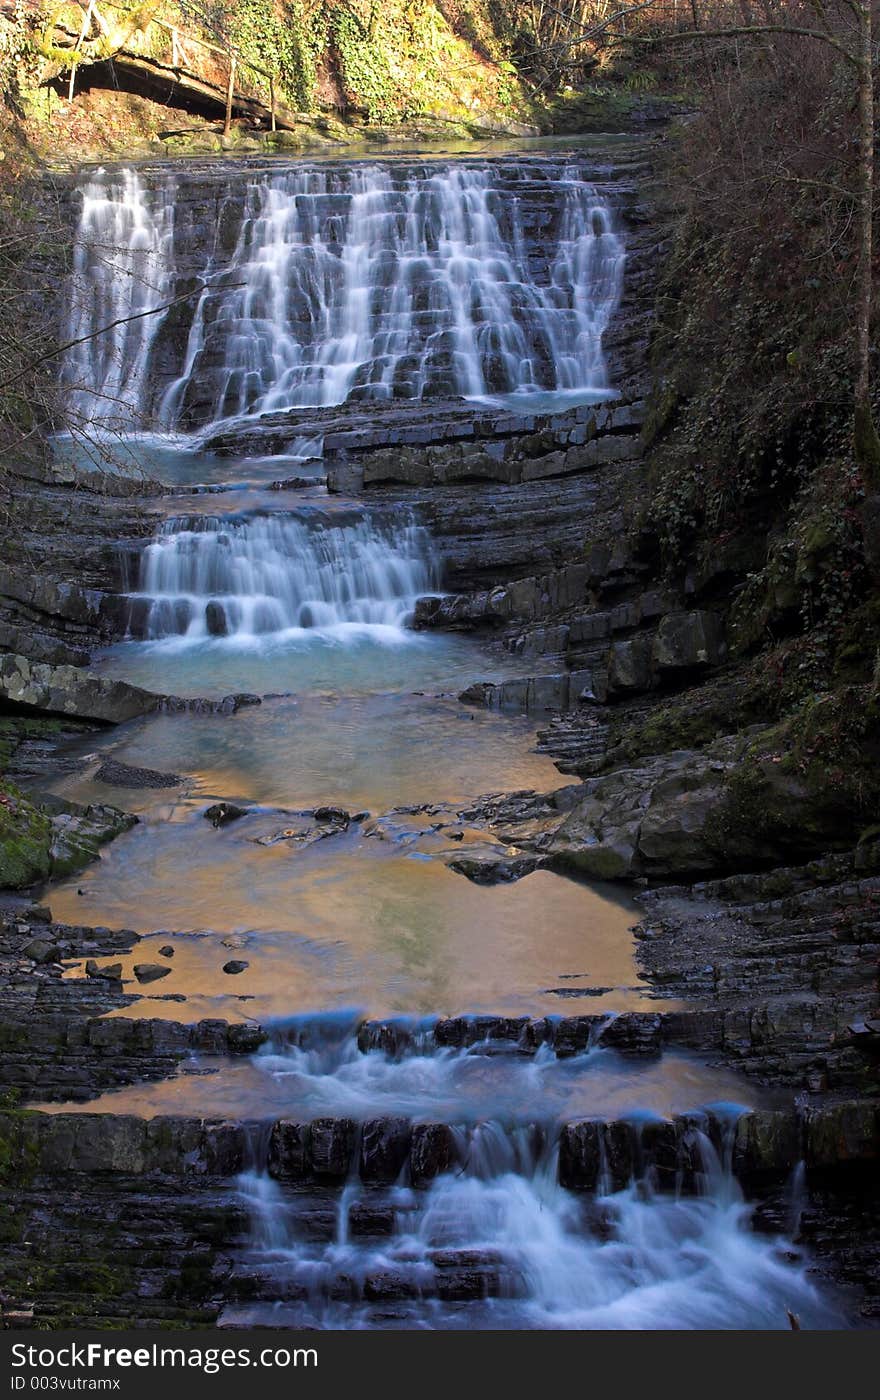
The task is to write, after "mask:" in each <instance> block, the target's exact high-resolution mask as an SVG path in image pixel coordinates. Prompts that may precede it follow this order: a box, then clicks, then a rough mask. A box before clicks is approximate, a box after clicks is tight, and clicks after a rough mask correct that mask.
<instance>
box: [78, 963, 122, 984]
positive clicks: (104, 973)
mask: <svg viewBox="0 0 880 1400" xmlns="http://www.w3.org/2000/svg"><path fill="white" fill-rule="evenodd" d="M86 977H98V978H103V979H104V980H105V981H107V982H119V981H121V980H122V963H120V962H117V963H107V964H105V966H104V967H100V966H99V965H98V963H96V962H95V960H94V958H89V959H88V961H87V962H86Z"/></svg>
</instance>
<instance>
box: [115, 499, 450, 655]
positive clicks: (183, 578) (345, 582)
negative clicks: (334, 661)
mask: <svg viewBox="0 0 880 1400" xmlns="http://www.w3.org/2000/svg"><path fill="white" fill-rule="evenodd" d="M437 581H438V580H437V566H436V563H435V561H434V558H433V556H432V553H431V549H430V542H429V540H428V537H427V534H426V532H425V531H424V530H422V529H421V528H420V527H419V526H417V525H414V524H412V523H402V524H399V525H397V526H395V527H392V528H388V529H382V528H380V527H379V526H377V525H375V524H373V523H372V522H371V521H370V520H368V519H363V520H361V521H359V522H357V523H356V524H352V525H340V526H327V525H315V526H308V525H306V524H304V523H303V522H302V521H300V520H298V519H295V518H294V517H292V516H289V515H254V516H244V517H242V518H240V519H237V520H236V519H232V520H222V519H221V518H219V517H216V516H204V517H196V518H194V519H185V520H182V521H178V520H174V519H172V520H169V521H167V522H166V523H165V525H164V527H163V530H162V532H161V533H160V534H158V535H157V536H156V537H155V538H154V539H153V540H152V541H151V543H150V544H148V545H147V546H146V548H145V549H144V551H143V554H142V556H141V561H140V577H139V581H138V587H137V590H136V591H135V592H134V593H133V594H132V595H131V598H132V619H133V626H134V629H135V630H136V631H137V633H138V634H139V635H141V636H145V637H146V638H148V639H155V638H162V637H171V636H178V637H186V638H187V639H189V640H190V641H201V640H204V639H205V638H207V637H209V636H210V635H212V634H213V635H220V636H229V637H231V638H233V639H235V640H238V641H246V640H248V639H252V638H257V637H263V636H266V635H268V634H298V633H301V632H303V631H305V630H313V631H315V632H323V633H328V632H329V633H336V634H337V635H340V636H342V635H346V634H348V635H351V634H352V633H353V632H357V631H359V630H363V629H364V628H369V629H370V631H371V634H372V635H376V634H377V630H378V631H379V632H381V629H388V630H389V631H390V632H391V633H392V634H396V633H398V632H399V631H400V629H401V628H402V626H403V624H404V623H405V621H406V619H407V617H408V615H409V614H410V613H411V612H412V609H413V606H414V604H415V600H416V598H417V597H418V596H419V594H421V593H426V592H429V591H430V590H431V589H432V588H436V586H437Z"/></svg>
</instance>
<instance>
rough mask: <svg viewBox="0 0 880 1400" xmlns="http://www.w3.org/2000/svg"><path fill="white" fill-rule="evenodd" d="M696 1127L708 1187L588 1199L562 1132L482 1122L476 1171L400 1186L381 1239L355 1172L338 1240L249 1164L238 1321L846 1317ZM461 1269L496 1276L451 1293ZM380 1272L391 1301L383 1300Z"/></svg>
mask: <svg viewBox="0 0 880 1400" xmlns="http://www.w3.org/2000/svg"><path fill="white" fill-rule="evenodd" d="M697 1136H698V1138H699V1150H700V1155H701V1159H702V1165H703V1171H702V1174H700V1175H699V1176H698V1178H697V1187H698V1190H699V1191H700V1192H701V1194H699V1195H698V1196H697V1197H696V1198H690V1199H683V1198H677V1197H675V1196H672V1195H662V1194H655V1192H654V1190H653V1189H652V1184H651V1179H650V1175H649V1176H647V1177H645V1178H643V1179H642V1180H640V1181H637V1182H633V1183H632V1184H631V1185H630V1187H629V1188H628V1189H627V1190H625V1191H618V1192H614V1193H611V1192H608V1191H604V1192H602V1193H600V1195H599V1196H598V1197H597V1198H594V1199H588V1198H585V1197H583V1196H579V1195H578V1194H577V1193H574V1192H571V1191H567V1190H565V1189H564V1188H563V1187H561V1186H560V1185H559V1183H558V1180H557V1153H556V1147H555V1145H554V1144H553V1142H552V1139H551V1141H550V1143H549V1144H548V1145H546V1146H543V1147H542V1146H541V1145H540V1142H541V1135H540V1134H536V1133H535V1131H534V1129H533V1128H530V1127H528V1126H523V1127H520V1128H515V1129H509V1128H505V1127H503V1126H502V1125H501V1124H500V1123H498V1122H485V1123H482V1124H479V1125H477V1126H476V1127H474V1128H471V1129H467V1130H463V1131H462V1133H461V1134H460V1139H461V1146H462V1149H463V1151H464V1153H465V1162H464V1166H462V1167H459V1168H456V1169H455V1171H453V1172H449V1173H447V1174H446V1175H443V1176H440V1177H438V1178H437V1180H436V1181H435V1182H434V1183H433V1184H432V1185H431V1186H430V1188H429V1189H428V1190H426V1191H416V1190H413V1189H412V1188H411V1187H409V1186H408V1185H407V1183H406V1181H405V1180H403V1179H402V1180H401V1182H400V1183H399V1184H398V1185H397V1186H395V1187H393V1188H390V1189H389V1190H388V1192H387V1194H386V1196H385V1200H386V1201H387V1202H388V1203H390V1204H391V1206H392V1207H393V1210H394V1215H393V1228H392V1230H391V1233H390V1234H388V1235H387V1237H386V1238H384V1239H379V1240H373V1239H371V1240H359V1239H357V1238H355V1237H354V1236H353V1233H352V1231H351V1228H350V1221H351V1218H352V1217H351V1215H350V1211H351V1208H352V1206H353V1205H356V1204H357V1203H358V1202H360V1201H366V1202H367V1203H369V1197H368V1196H366V1195H365V1193H364V1192H363V1189H362V1188H360V1187H359V1186H358V1184H357V1182H355V1181H351V1182H349V1184H348V1185H347V1186H346V1187H345V1189H344V1190H343V1192H342V1193H341V1195H340V1197H339V1200H338V1207H337V1221H336V1227H335V1231H334V1233H333V1237H332V1239H331V1240H330V1241H329V1242H325V1243H316V1242H315V1241H314V1239H313V1238H310V1233H312V1230H313V1227H312V1228H311V1229H310V1225H309V1222H308V1218H307V1213H306V1212H305V1211H304V1210H303V1207H302V1204H298V1202H297V1198H296V1196H295V1195H291V1194H289V1193H285V1192H284V1190H283V1189H282V1188H281V1187H280V1186H279V1185H278V1184H277V1183H275V1182H273V1181H272V1180H271V1179H270V1178H269V1177H267V1176H266V1175H265V1174H263V1173H261V1172H259V1171H251V1172H249V1173H246V1174H245V1175H244V1176H243V1177H242V1178H241V1188H242V1191H243V1194H244V1197H245V1199H246V1201H247V1203H248V1205H249V1208H250V1212H251V1220H252V1243H251V1248H250V1251H249V1263H250V1264H251V1265H252V1266H254V1267H255V1268H256V1270H257V1272H258V1274H259V1276H260V1278H261V1280H262V1298H263V1302H262V1303H257V1304H256V1305H252V1306H251V1307H250V1308H248V1306H247V1305H245V1306H244V1308H242V1309H241V1310H239V1312H238V1316H237V1317H235V1321H237V1322H239V1323H240V1324H241V1325H246V1324H247V1322H248V1321H249V1320H259V1321H262V1322H275V1323H276V1324H278V1325H306V1326H319V1327H329V1328H335V1327H340V1326H345V1327H349V1328H351V1327H355V1328H357V1327H377V1326H391V1327H402V1326H404V1327H405V1326H411V1327H412V1326H415V1327H436V1328H444V1327H458V1326H461V1325H462V1323H463V1315H462V1312H461V1309H462V1308H463V1307H464V1308H465V1309H466V1317H467V1323H466V1325H468V1326H471V1327H484V1328H505V1329H511V1328H517V1329H525V1328H543V1329H673V1328H688V1329H690V1328H731V1329H744V1328H749V1329H754V1328H761V1329H763V1328H779V1329H787V1328H788V1327H789V1325H790V1324H789V1318H788V1313H789V1312H791V1313H793V1314H795V1315H796V1316H797V1318H798V1320H799V1322H800V1324H801V1326H803V1327H823V1326H824V1327H833V1326H836V1325H840V1318H839V1317H838V1316H837V1314H836V1313H835V1311H834V1309H833V1308H832V1307H831V1306H830V1305H829V1304H828V1302H827V1301H826V1300H825V1299H823V1298H822V1297H821V1295H820V1294H819V1293H818V1292H817V1290H816V1289H815V1288H813V1286H812V1285H811V1284H810V1282H809V1280H808V1279H807V1277H806V1275H805V1272H804V1270H803V1267H802V1265H801V1264H800V1263H798V1262H796V1260H795V1261H793V1260H792V1258H791V1253H792V1251H791V1246H790V1244H789V1242H788V1241H785V1240H775V1241H770V1240H768V1239H766V1238H762V1237H761V1236H758V1235H756V1234H754V1233H752V1232H751V1230H750V1228H749V1217H750V1210H749V1207H748V1206H747V1205H746V1204H745V1203H744V1202H743V1199H742V1195H741V1193H740V1191H739V1188H738V1186H737V1184H736V1182H735V1180H734V1179H733V1177H732V1176H731V1174H730V1171H729V1168H728V1166H727V1164H726V1163H725V1162H723V1161H721V1160H720V1159H719V1157H718V1155H717V1154H716V1152H715V1150H714V1148H713V1147H712V1145H711V1143H710V1142H709V1140H708V1138H706V1137H705V1135H703V1134H701V1133H698V1134H697ZM786 1256H788V1257H786ZM456 1268H459V1269H461V1270H464V1271H465V1273H467V1272H468V1271H477V1273H478V1275H479V1273H480V1272H482V1274H483V1276H484V1282H483V1283H482V1284H481V1283H480V1282H478V1283H477V1285H476V1287H475V1288H473V1285H472V1284H470V1285H466V1286H467V1287H469V1288H473V1291H474V1293H475V1294H476V1296H475V1297H468V1299H467V1301H466V1302H463V1301H456V1300H455V1297H454V1294H452V1295H451V1294H450V1292H449V1290H448V1289H447V1292H446V1297H445V1298H444V1297H443V1290H444V1284H446V1283H447V1281H448V1280H449V1278H450V1270H451V1269H452V1270H455V1269H456ZM377 1280H378V1283H379V1288H380V1289H383V1288H384V1289H385V1290H386V1292H387V1296H388V1299H389V1301H384V1300H383V1301H381V1302H380V1303H379V1305H378V1306H377V1303H376V1291H377V1290H376V1281H377ZM389 1282H390V1283H391V1286H392V1289H393V1290H394V1291H393V1292H388V1285H389ZM481 1291H482V1293H483V1294H484V1296H483V1297H481V1296H480V1293H481ZM395 1295H396V1296H395ZM438 1295H439V1296H438ZM285 1299H296V1300H297V1301H296V1302H295V1303H290V1302H283V1301H281V1300H285ZM371 1300H372V1301H371Z"/></svg>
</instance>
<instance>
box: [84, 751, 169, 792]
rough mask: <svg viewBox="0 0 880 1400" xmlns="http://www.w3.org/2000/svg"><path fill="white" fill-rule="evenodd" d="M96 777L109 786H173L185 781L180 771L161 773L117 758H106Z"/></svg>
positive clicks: (98, 780)
mask: <svg viewBox="0 0 880 1400" xmlns="http://www.w3.org/2000/svg"><path fill="white" fill-rule="evenodd" d="M95 779H96V781H97V782H99V783H106V784H107V786H108V787H122V788H172V787H177V786H178V785H179V784H180V783H182V782H183V778H182V777H181V776H180V774H179V773H160V772H158V771H156V770H155V769H153V768H133V767H132V766H131V765H130V764H128V763H120V762H118V760H117V759H115V758H105V759H104V762H103V763H102V764H101V766H100V768H99V769H98V771H97V773H96V774H95Z"/></svg>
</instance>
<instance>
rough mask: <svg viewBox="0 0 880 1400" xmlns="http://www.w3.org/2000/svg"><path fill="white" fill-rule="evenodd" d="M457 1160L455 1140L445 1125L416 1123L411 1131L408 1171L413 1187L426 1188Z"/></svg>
mask: <svg viewBox="0 0 880 1400" xmlns="http://www.w3.org/2000/svg"><path fill="white" fill-rule="evenodd" d="M457 1160H458V1153H457V1151H456V1146H455V1138H454V1135H453V1132H452V1129H451V1128H450V1127H449V1126H448V1124H446V1123H417V1124H415V1126H414V1127H413V1130H412V1142H411V1146H410V1154H409V1169H410V1176H411V1178H412V1183H413V1186H426V1185H427V1184H428V1183H429V1182H431V1181H433V1180H434V1178H435V1177H438V1176H441V1175H442V1174H443V1173H444V1172H448V1171H449V1170H450V1168H451V1167H452V1166H454V1164H455V1163H456V1162H457Z"/></svg>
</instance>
